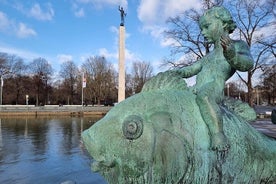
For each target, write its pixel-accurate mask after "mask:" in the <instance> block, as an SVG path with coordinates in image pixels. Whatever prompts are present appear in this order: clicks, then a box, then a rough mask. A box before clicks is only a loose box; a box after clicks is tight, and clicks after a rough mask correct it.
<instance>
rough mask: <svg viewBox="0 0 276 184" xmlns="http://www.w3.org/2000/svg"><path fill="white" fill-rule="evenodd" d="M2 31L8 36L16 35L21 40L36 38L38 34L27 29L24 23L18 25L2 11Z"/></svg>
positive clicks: (0, 15) (0, 13) (0, 22)
mask: <svg viewBox="0 0 276 184" xmlns="http://www.w3.org/2000/svg"><path fill="white" fill-rule="evenodd" d="M0 31H1V32H3V33H6V34H15V35H16V36H17V37H19V38H27V37H30V36H35V35H36V32H35V31H34V30H33V29H31V28H29V27H27V25H25V24H24V23H22V22H20V23H17V22H15V21H14V20H11V19H9V18H8V17H7V15H6V14H5V13H3V12H1V11H0Z"/></svg>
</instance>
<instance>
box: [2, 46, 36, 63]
mask: <svg viewBox="0 0 276 184" xmlns="http://www.w3.org/2000/svg"><path fill="white" fill-rule="evenodd" d="M0 52H4V53H7V54H11V55H16V56H19V57H21V58H22V59H25V60H27V61H32V60H33V59H35V58H38V57H40V55H39V54H37V53H33V52H30V51H26V50H23V49H18V48H14V47H10V46H6V45H0Z"/></svg>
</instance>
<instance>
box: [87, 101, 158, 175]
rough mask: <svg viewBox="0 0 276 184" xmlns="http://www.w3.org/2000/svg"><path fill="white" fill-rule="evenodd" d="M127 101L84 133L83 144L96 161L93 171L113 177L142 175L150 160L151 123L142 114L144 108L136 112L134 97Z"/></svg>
mask: <svg viewBox="0 0 276 184" xmlns="http://www.w3.org/2000/svg"><path fill="white" fill-rule="evenodd" d="M128 101H129V102H130V103H125V102H123V103H122V102H121V103H119V104H117V105H116V106H115V107H113V109H112V110H110V111H109V112H108V114H107V115H106V116H105V117H103V118H102V119H101V120H99V121H98V122H96V123H95V124H94V125H92V126H91V127H90V128H89V129H88V130H86V131H84V132H83V133H82V139H83V142H84V145H85V147H86V149H87V151H88V152H89V154H90V155H91V156H92V157H93V160H94V162H93V163H92V166H91V167H92V170H93V171H94V172H99V173H100V174H102V175H104V176H106V177H112V179H113V180H114V177H116V176H118V175H124V173H127V174H128V175H129V177H135V176H136V175H139V174H142V173H144V172H145V170H146V169H147V165H148V163H149V162H151V155H152V151H153V148H152V141H153V137H152V136H153V133H152V130H153V129H152V127H151V123H149V122H148V119H147V117H146V116H145V114H143V113H145V112H144V110H145V109H144V110H142V111H141V110H140V111H137V109H136V107H135V105H133V104H132V100H131V99H130V100H128ZM126 106H127V107H126ZM137 160H139V162H137ZM119 173H120V174H119ZM106 177H105V178H106Z"/></svg>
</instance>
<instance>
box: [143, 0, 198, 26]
mask: <svg viewBox="0 0 276 184" xmlns="http://www.w3.org/2000/svg"><path fill="white" fill-rule="evenodd" d="M200 7H201V3H200V1H199V0H166V1H161V0H151V1H148V0H141V3H140V5H139V7H138V18H139V20H140V21H141V22H142V23H144V24H145V25H149V24H162V23H164V22H165V21H166V20H167V19H168V18H169V17H175V16H177V15H179V14H181V13H183V12H184V11H186V10H189V9H191V8H196V9H198V8H200Z"/></svg>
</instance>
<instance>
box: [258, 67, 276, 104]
mask: <svg viewBox="0 0 276 184" xmlns="http://www.w3.org/2000/svg"><path fill="white" fill-rule="evenodd" d="M261 78H262V91H263V93H264V96H265V97H266V98H267V102H268V104H271V105H275V100H276V82H275V81H276V64H273V65H272V66H267V67H266V68H265V69H264V72H263V73H262V75H261Z"/></svg>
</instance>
